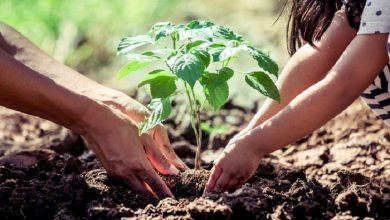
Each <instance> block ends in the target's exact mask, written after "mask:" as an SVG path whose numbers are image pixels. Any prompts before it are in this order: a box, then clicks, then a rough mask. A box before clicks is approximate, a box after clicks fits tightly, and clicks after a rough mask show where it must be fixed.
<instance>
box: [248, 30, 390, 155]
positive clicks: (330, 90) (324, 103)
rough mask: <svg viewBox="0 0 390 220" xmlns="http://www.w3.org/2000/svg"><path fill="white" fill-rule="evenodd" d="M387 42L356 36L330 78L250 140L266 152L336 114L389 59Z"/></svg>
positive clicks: (258, 129)
mask: <svg viewBox="0 0 390 220" xmlns="http://www.w3.org/2000/svg"><path fill="white" fill-rule="evenodd" d="M386 41H387V35H385V34H382V35H379V34H378V35H373V36H358V37H356V38H355V39H354V40H353V42H352V43H351V45H350V46H349V47H348V49H347V50H346V52H345V53H344V55H343V56H342V57H341V58H340V60H339V62H338V63H337V64H336V65H335V67H334V68H333V69H332V71H331V72H330V73H329V74H328V75H327V77H325V78H324V79H323V80H321V81H320V82H318V83H317V84H315V85H313V86H311V87H310V88H309V89H307V90H305V91H304V92H303V93H302V94H300V95H299V96H297V97H296V98H295V99H294V100H293V101H292V102H291V103H290V104H289V105H288V106H286V107H285V108H284V109H283V110H282V111H281V112H279V113H278V114H276V115H275V116H273V117H272V118H270V119H269V120H268V121H266V122H264V123H263V124H261V125H260V126H258V127H256V128H255V129H254V130H252V131H251V132H249V133H248V134H247V135H246V137H247V141H249V142H251V143H260V144H256V146H257V148H258V150H259V152H261V154H262V155H264V154H266V153H270V152H272V151H274V150H276V149H279V148H281V147H283V146H285V145H287V144H289V143H292V142H294V141H296V140H297V139H299V138H301V137H303V136H304V135H307V134H309V133H310V132H312V131H314V130H315V129H317V128H319V127H320V126H321V125H323V124H324V123H326V122H327V121H329V120H330V119H331V118H333V117H334V116H336V115H337V114H338V113H340V112H341V111H342V110H344V109H345V108H346V107H347V106H348V105H350V104H351V103H352V102H353V101H354V100H355V99H356V98H357V97H358V96H359V95H360V94H361V93H362V92H363V91H364V89H366V88H367V87H368V85H369V84H370V83H371V82H372V80H373V79H374V78H375V77H376V76H377V74H378V73H379V72H380V71H381V70H382V68H383V67H384V66H385V65H386V63H387V62H388V56H387V52H386ZM361 51H365V53H364V54H362V53H361ZM372 57H375V59H371V58H372ZM351 63H353V64H354V65H351Z"/></svg>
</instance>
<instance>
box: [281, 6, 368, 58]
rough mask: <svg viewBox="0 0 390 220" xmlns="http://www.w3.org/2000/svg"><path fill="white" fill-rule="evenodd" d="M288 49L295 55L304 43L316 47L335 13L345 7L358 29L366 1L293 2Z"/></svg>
mask: <svg viewBox="0 0 390 220" xmlns="http://www.w3.org/2000/svg"><path fill="white" fill-rule="evenodd" d="M291 2H292V5H291V11H290V14H289V19H288V25H287V49H288V52H289V53H290V55H292V54H294V53H295V52H296V51H297V50H298V48H300V47H301V46H302V45H303V44H304V43H306V42H307V43H309V44H310V45H312V46H314V44H313V42H314V41H317V40H319V39H321V37H322V35H323V34H324V33H325V31H326V30H327V29H328V27H329V25H330V23H331V22H332V19H333V17H334V15H335V13H336V12H337V11H338V10H339V9H341V7H342V6H343V4H344V5H345V8H346V12H347V17H348V21H349V24H350V25H351V27H353V28H356V29H358V28H359V24H360V16H361V14H362V12H363V9H364V5H365V2H366V0H350V1H349V2H346V1H345V0H291ZM286 3H287V2H286Z"/></svg>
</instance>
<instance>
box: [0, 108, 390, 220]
mask: <svg viewBox="0 0 390 220" xmlns="http://www.w3.org/2000/svg"><path fill="white" fill-rule="evenodd" d="M221 112H222V113H223V114H222V113H221V114H219V116H216V115H211V114H205V115H203V116H202V117H203V118H204V119H205V120H206V121H207V122H208V123H210V125H212V126H213V125H220V123H221V122H223V121H226V120H227V117H230V119H229V120H231V121H232V122H233V121H236V122H235V124H234V123H233V124H234V125H232V126H230V127H228V128H227V129H226V131H225V132H224V133H221V134H207V133H205V134H204V135H205V136H206V138H205V141H204V143H203V147H204V149H205V150H207V154H208V155H209V156H210V155H211V156H210V157H214V158H215V157H216V156H217V155H216V153H215V152H220V151H219V147H223V146H224V145H225V144H226V143H227V141H228V138H229V137H231V135H234V133H235V132H236V131H237V130H240V129H242V126H244V125H245V123H246V122H247V121H248V120H249V119H250V117H251V115H252V114H253V112H254V109H249V110H246V109H243V108H241V107H239V106H234V105H233V104H231V103H228V105H227V108H225V109H224V110H222V111H221ZM230 113H231V114H230ZM177 115H179V114H177ZM232 117H233V118H232ZM178 118H179V116H178ZM0 119H2V120H0V135H1V139H0V152H1V157H0V216H1V219H390V212H389V211H388V210H390V148H389V146H390V129H389V128H387V127H386V126H385V125H384V124H383V123H382V122H381V121H380V120H378V119H377V118H376V116H374V115H373V114H372V113H371V112H370V111H369V110H368V109H367V108H366V107H365V106H364V105H362V104H361V103H355V104H354V105H352V106H351V107H350V108H349V109H348V110H346V111H345V112H343V113H342V114H341V115H339V116H338V117H336V118H335V119H334V120H332V121H331V122H329V123H328V124H326V125H325V126H323V127H322V128H321V129H319V130H318V131H316V132H314V133H313V134H311V135H309V136H307V137H305V138H304V139H302V140H300V141H299V142H298V143H296V144H295V145H292V146H289V147H286V148H284V149H282V150H279V151H277V152H274V153H273V154H271V155H269V156H267V157H266V158H264V159H263V160H262V161H261V163H260V166H259V169H258V170H257V172H256V174H255V175H254V176H253V177H252V178H251V179H250V180H249V181H248V182H247V183H246V184H245V185H244V186H242V187H241V188H240V189H238V190H237V191H235V192H233V193H215V192H214V193H211V194H208V195H207V196H204V197H202V196H201V195H202V193H203V188H204V185H205V183H206V181H207V178H208V175H209V171H207V169H210V168H211V166H210V165H208V166H205V168H206V169H204V170H200V171H194V170H188V171H185V172H183V173H181V174H180V176H170V177H163V178H164V180H165V181H166V182H167V184H168V186H169V187H170V188H171V190H172V192H173V193H174V194H175V198H165V199H162V200H160V201H159V200H157V199H154V198H151V197H148V196H146V195H142V194H138V193H136V192H133V191H132V190H131V189H130V188H129V187H128V186H127V185H126V184H124V183H122V182H121V181H118V180H115V179H112V178H110V177H109V176H107V173H106V171H105V170H104V168H102V166H101V164H100V163H99V161H98V160H97V159H96V157H95V156H94V154H93V153H92V152H90V151H89V150H88V149H86V148H85V147H84V145H83V144H82V142H80V141H81V140H80V138H79V137H77V136H74V134H72V133H70V132H69V131H68V130H66V129H64V128H61V127H60V126H57V125H55V124H52V123H50V122H47V121H44V120H41V119H37V118H34V117H31V116H26V115H24V114H20V113H17V112H13V111H10V110H5V109H0ZM167 126H168V127H169V134H170V137H171V140H173V142H174V143H173V145H174V147H175V149H176V150H177V152H178V153H179V155H180V156H181V157H182V158H184V159H185V161H186V162H187V164H188V165H189V166H192V165H193V148H192V147H191V146H192V144H193V143H189V142H188V141H187V138H191V130H190V129H189V128H188V126H189V125H185V123H184V125H181V126H177V125H175V123H174V121H173V120H171V121H170V122H168V125H167ZM70 137H73V138H70ZM217 146H219V147H217ZM204 164H205V163H204ZM205 165H206V164H205Z"/></svg>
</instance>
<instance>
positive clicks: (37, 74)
mask: <svg viewBox="0 0 390 220" xmlns="http://www.w3.org/2000/svg"><path fill="white" fill-rule="evenodd" d="M0 105H3V106H6V107H9V108H12V109H15V110H19V111H22V112H25V113H28V114H33V115H36V116H39V117H42V118H45V119H48V120H51V121H54V122H56V123H58V124H60V125H63V126H65V127H67V128H69V129H71V130H73V131H75V132H77V133H79V134H81V135H82V136H83V138H84V139H85V140H86V142H87V143H88V146H89V147H90V148H91V149H92V150H93V151H94V152H95V153H96V155H97V156H98V158H99V159H100V161H101V162H102V164H103V165H104V166H105V168H106V169H107V171H108V172H109V173H110V174H111V175H113V176H116V177H119V178H121V179H123V180H125V181H126V182H127V183H128V184H129V185H130V186H131V187H132V188H133V189H135V190H138V191H142V192H148V193H150V194H153V195H155V193H157V194H159V195H164V196H166V195H169V196H172V194H171V192H170V191H169V189H168V188H167V186H166V185H165V183H164V182H163V181H162V180H161V178H160V177H159V176H158V175H157V173H156V172H155V171H154V169H153V167H155V168H156V169H157V170H158V171H160V172H161V173H163V174H177V173H178V171H177V169H176V168H175V167H174V166H173V165H171V164H174V165H176V166H177V167H179V168H185V165H184V163H183V162H182V161H180V159H179V158H178V157H177V156H176V155H175V154H174V152H173V150H172V149H171V147H170V143H169V140H168V137H167V134H166V131H165V129H164V128H163V127H162V126H158V127H157V128H156V129H154V130H153V131H152V133H151V135H143V136H141V137H139V136H138V132H137V128H136V126H135V123H137V122H140V121H142V120H143V118H144V117H145V115H147V114H148V112H147V109H146V108H145V107H143V106H142V105H141V104H139V103H138V102H136V101H134V100H133V99H131V98H129V97H127V96H126V95H124V94H123V93H120V92H118V91H115V90H112V89H109V88H107V87H104V86H102V85H100V84H98V83H96V82H94V81H92V80H90V79H88V78H87V77H85V76H83V75H81V74H80V73H78V72H76V71H75V70H73V69H71V68H69V67H67V66H65V65H63V64H61V63H59V62H58V61H56V60H55V59H53V58H51V57H50V56H48V55H47V54H45V53H44V52H43V51H41V50H40V49H39V48H37V47H36V46H35V45H33V44H32V43H31V42H30V41H28V40H27V39H26V38H25V37H23V36H22V35H21V34H20V33H18V32H17V31H15V30H14V29H13V28H11V27H9V26H7V25H5V24H0Z"/></svg>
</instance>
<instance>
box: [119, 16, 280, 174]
mask: <svg viewBox="0 0 390 220" xmlns="http://www.w3.org/2000/svg"><path fill="white" fill-rule="evenodd" d="M163 39H168V40H163ZM166 41H168V43H169V45H170V46H167V45H164V43H167V42H166ZM147 45H149V46H152V47H153V48H154V49H152V50H146V51H143V52H142V53H135V52H134V49H136V48H139V47H142V46H147ZM242 52H244V53H247V54H249V56H250V57H252V58H253V59H254V60H255V61H256V62H257V64H258V66H259V67H260V68H259V69H258V70H255V71H253V72H250V73H246V75H245V82H246V83H247V84H248V85H249V86H250V87H252V88H254V89H256V90H257V91H259V92H260V93H261V94H263V95H265V96H267V97H269V98H272V99H274V100H276V101H280V95H279V91H278V89H277V87H276V86H275V84H274V82H273V81H272V79H271V77H270V76H271V75H273V76H275V77H277V76H278V65H277V64H276V63H275V62H274V61H273V60H272V59H271V58H270V56H269V55H268V54H266V53H264V52H262V51H260V50H259V49H257V48H255V47H253V46H251V45H250V44H249V42H248V41H244V39H243V37H242V36H241V35H239V34H237V33H235V32H233V31H232V30H230V29H229V28H227V27H224V26H220V25H216V24H214V23H212V22H208V21H191V22H189V23H188V24H186V25H184V24H178V25H175V24H172V23H170V22H162V23H157V24H155V25H154V26H153V27H152V28H151V29H150V31H149V32H148V33H147V34H145V35H140V36H135V37H126V38H124V39H122V40H121V42H120V43H119V46H118V54H121V55H124V56H126V57H127V58H128V60H129V62H128V63H127V64H126V65H124V66H123V67H122V68H121V69H120V70H119V73H118V75H117V79H121V78H123V77H125V76H127V75H129V74H130V73H133V72H135V71H136V70H139V69H141V68H143V67H146V66H148V65H150V64H151V63H154V62H157V63H160V64H163V66H164V68H161V69H156V70H154V71H151V72H149V73H148V74H146V75H145V76H144V78H143V79H142V80H141V82H140V83H139V85H138V86H139V87H142V86H145V85H149V86H150V94H151V96H152V98H153V99H152V101H151V103H150V104H149V105H148V107H149V108H150V110H151V114H150V115H149V117H148V118H146V119H145V120H144V122H142V123H141V124H139V126H138V128H139V133H140V134H142V133H145V132H148V131H149V130H150V129H152V128H153V127H155V126H156V125H158V124H159V123H161V122H163V121H164V120H166V119H167V118H168V117H169V115H170V113H171V98H172V97H173V96H174V95H177V94H180V92H178V90H183V91H184V93H185V95H186V96H187V98H188V103H189V108H190V118H191V126H192V129H193V130H194V134H195V137H196V143H197V151H196V157H195V169H199V168H200V154H201V143H202V127H201V125H202V122H201V119H200V114H201V112H202V110H203V108H204V106H205V104H206V103H208V104H209V105H210V106H211V107H212V108H213V109H214V110H218V109H220V108H221V107H222V106H223V104H224V103H225V102H226V101H227V99H228V97H229V86H228V83H227V82H228V80H229V79H230V78H231V77H232V76H233V75H234V73H235V71H234V70H233V69H231V68H229V65H230V64H231V61H232V60H233V59H235V58H237V57H238V55H239V54H240V53H242ZM211 64H213V65H212V66H214V67H215V66H217V67H218V68H214V70H213V69H211ZM215 64H216V65H215ZM180 85H181V86H180ZM199 85H200V86H199ZM196 88H201V89H200V90H201V91H200V92H203V94H204V97H205V98H203V100H201V98H200V97H197V96H196V95H195V94H196V93H195V89H196Z"/></svg>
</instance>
